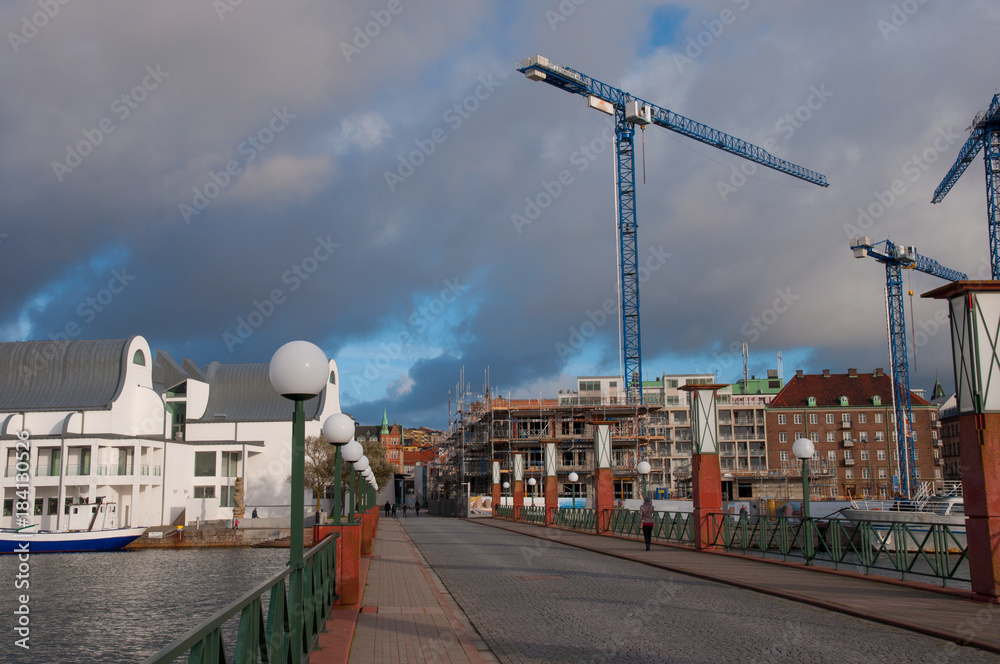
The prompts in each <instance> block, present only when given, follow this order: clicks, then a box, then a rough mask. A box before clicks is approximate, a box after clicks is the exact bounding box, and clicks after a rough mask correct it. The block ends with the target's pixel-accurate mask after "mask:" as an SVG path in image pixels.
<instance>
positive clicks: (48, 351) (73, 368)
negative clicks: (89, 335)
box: [0, 337, 135, 412]
mask: <svg viewBox="0 0 1000 664" xmlns="http://www.w3.org/2000/svg"><path fill="white" fill-rule="evenodd" d="M132 339H135V337H130V338H128V339H97V340H89V339H86V340H84V339H81V340H75V339H74V340H70V341H51V340H50V341H13V342H4V343H0V411H7V412H9V411H45V410H95V409H107V408H110V407H111V402H112V401H114V399H115V397H116V396H117V395H118V393H119V391H120V390H121V388H122V382H123V380H124V377H125V368H126V366H127V365H126V364H125V362H126V361H127V358H126V357H125V353H126V352H127V350H128V347H129V346H130V345H131V343H132Z"/></svg>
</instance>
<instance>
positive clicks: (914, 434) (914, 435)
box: [912, 429, 917, 443]
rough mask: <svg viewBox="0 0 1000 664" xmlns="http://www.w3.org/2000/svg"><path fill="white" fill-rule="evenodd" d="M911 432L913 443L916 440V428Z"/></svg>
mask: <svg viewBox="0 0 1000 664" xmlns="http://www.w3.org/2000/svg"><path fill="white" fill-rule="evenodd" d="M912 433H913V442H914V443H915V442H917V431H916V429H914V430H913V432H912Z"/></svg>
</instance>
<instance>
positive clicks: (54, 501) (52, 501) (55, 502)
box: [48, 498, 59, 514]
mask: <svg viewBox="0 0 1000 664" xmlns="http://www.w3.org/2000/svg"><path fill="white" fill-rule="evenodd" d="M58 512H59V499H58V498H49V511H48V513H49V514H57V513H58Z"/></svg>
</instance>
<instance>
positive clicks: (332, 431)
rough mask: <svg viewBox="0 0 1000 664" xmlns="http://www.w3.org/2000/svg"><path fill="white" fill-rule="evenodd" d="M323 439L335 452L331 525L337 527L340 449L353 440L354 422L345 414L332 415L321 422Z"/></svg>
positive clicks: (338, 521)
mask: <svg viewBox="0 0 1000 664" xmlns="http://www.w3.org/2000/svg"><path fill="white" fill-rule="evenodd" d="M323 437H324V438H326V441H327V442H328V443H330V444H331V445H333V446H334V447H335V448H336V450H337V451H336V453H335V454H336V456H335V457H334V462H333V525H335V526H339V525H340V513H341V512H343V509H342V508H341V505H340V499H341V486H340V468H341V465H342V462H341V459H343V456H342V453H341V447H343V446H344V445H347V443H349V442H350V441H351V439H353V438H354V420H353V419H351V416H350V415H346V414H345V413H334V414H333V415H331V416H330V417H328V418H326V421H325V422H323Z"/></svg>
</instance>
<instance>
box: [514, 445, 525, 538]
mask: <svg viewBox="0 0 1000 664" xmlns="http://www.w3.org/2000/svg"><path fill="white" fill-rule="evenodd" d="M522 507H524V454H523V453H522V452H515V453H514V520H515V521H517V520H518V519H520V518H521V508H522Z"/></svg>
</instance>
